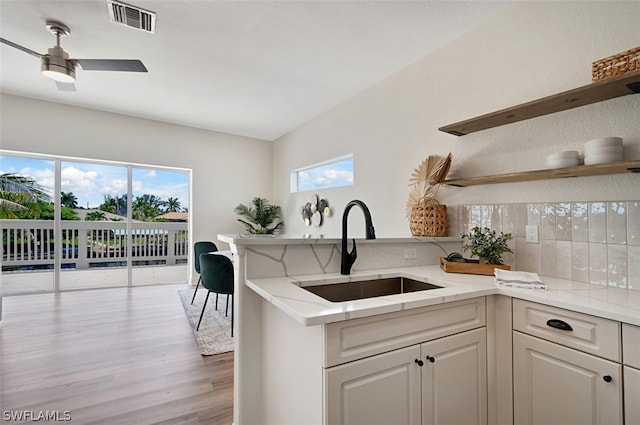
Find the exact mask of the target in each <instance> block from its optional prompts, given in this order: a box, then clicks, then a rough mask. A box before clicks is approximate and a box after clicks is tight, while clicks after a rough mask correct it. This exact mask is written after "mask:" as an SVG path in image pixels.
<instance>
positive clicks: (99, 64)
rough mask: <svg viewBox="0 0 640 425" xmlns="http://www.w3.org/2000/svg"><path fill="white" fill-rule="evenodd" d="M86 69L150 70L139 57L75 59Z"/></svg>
mask: <svg viewBox="0 0 640 425" xmlns="http://www.w3.org/2000/svg"><path fill="white" fill-rule="evenodd" d="M75 61H77V62H78V63H79V64H80V66H81V67H82V69H83V70H84V71H126V72H148V71H147V68H146V67H145V66H144V64H143V63H142V62H141V61H139V60H137V59H75Z"/></svg>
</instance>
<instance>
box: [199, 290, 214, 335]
mask: <svg viewBox="0 0 640 425" xmlns="http://www.w3.org/2000/svg"><path fill="white" fill-rule="evenodd" d="M210 293H211V291H208V292H207V298H205V299H204V305H203V306H202V312H201V313H200V320H198V326H197V327H196V331H198V330H200V322H202V316H204V309H205V308H207V301H209V294H210Z"/></svg>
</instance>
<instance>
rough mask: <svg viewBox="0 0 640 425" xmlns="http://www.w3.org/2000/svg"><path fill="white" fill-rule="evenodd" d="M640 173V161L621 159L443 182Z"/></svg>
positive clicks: (461, 184) (469, 183) (463, 183)
mask: <svg viewBox="0 0 640 425" xmlns="http://www.w3.org/2000/svg"><path fill="white" fill-rule="evenodd" d="M627 172H631V173H640V161H621V162H611V163H608V164H597V165H580V166H577V167H568V168H554V169H549V170H536V171H522V172H518V173H506V174H495V175H492V176H480V177H469V178H461V179H451V180H444V181H443V182H442V184H446V185H449V186H458V187H467V186H476V185H482V184H493V183H510V182H526V181H532V180H550V179H561V178H566V177H583V176H602V175H605V174H622V173H627Z"/></svg>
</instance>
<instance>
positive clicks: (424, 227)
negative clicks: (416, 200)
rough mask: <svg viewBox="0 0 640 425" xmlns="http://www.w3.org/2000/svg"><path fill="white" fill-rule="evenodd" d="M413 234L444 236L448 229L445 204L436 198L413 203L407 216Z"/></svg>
mask: <svg viewBox="0 0 640 425" xmlns="http://www.w3.org/2000/svg"><path fill="white" fill-rule="evenodd" d="M409 228H410V229H411V234H412V235H413V236H432V237H434V236H446V235H447V230H448V229H449V220H448V218H447V206H446V205H441V204H440V203H439V202H438V201H436V200H431V201H427V202H426V203H423V204H418V205H414V206H413V208H411V216H410V217H409Z"/></svg>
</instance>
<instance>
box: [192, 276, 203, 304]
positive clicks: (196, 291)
mask: <svg viewBox="0 0 640 425" xmlns="http://www.w3.org/2000/svg"><path fill="white" fill-rule="evenodd" d="M200 279H202V276H200V277H199V278H198V283H196V290H195V291H193V298H191V304H193V300H195V299H196V294H197V293H198V286H200Z"/></svg>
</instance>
